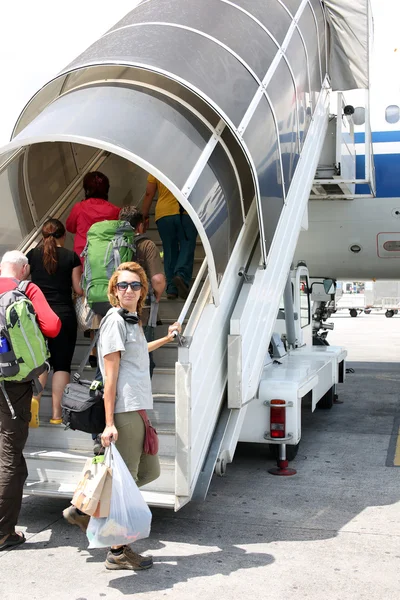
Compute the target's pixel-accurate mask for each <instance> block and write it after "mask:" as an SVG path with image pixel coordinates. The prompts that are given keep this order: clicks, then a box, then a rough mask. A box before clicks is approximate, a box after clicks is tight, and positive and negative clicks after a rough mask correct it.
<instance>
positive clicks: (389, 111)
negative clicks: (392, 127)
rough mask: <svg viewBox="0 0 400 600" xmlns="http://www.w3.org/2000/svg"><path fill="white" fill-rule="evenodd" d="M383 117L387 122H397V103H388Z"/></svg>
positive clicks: (398, 112)
mask: <svg viewBox="0 0 400 600" xmlns="http://www.w3.org/2000/svg"><path fill="white" fill-rule="evenodd" d="M385 119H386V121H387V122H388V123H398V121H399V120H400V108H399V107H398V106H397V104H390V105H389V106H388V107H387V108H386V110H385Z"/></svg>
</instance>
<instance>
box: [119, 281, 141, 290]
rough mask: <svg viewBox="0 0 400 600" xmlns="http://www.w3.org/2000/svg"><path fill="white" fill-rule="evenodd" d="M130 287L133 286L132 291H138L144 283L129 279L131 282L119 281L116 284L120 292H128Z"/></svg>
mask: <svg viewBox="0 0 400 600" xmlns="http://www.w3.org/2000/svg"><path fill="white" fill-rule="evenodd" d="M128 287H130V288H131V290H132V292H137V291H139V290H140V289H141V287H142V284H141V283H140V281H129V282H128V281H119V282H118V283H117V284H116V288H117V289H118V290H119V291H120V292H126V290H127V289H128Z"/></svg>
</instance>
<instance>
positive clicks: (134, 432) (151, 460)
mask: <svg viewBox="0 0 400 600" xmlns="http://www.w3.org/2000/svg"><path fill="white" fill-rule="evenodd" d="M114 424H115V427H116V428H117V430H118V441H117V443H116V446H117V448H118V451H119V452H120V454H121V456H122V458H123V459H124V461H125V464H126V466H127V467H128V469H129V472H130V473H131V475H132V477H133V478H134V480H135V481H136V483H137V485H138V487H141V486H143V485H146V484H147V483H150V482H151V481H154V480H155V479H157V478H158V477H159V476H160V461H159V459H158V455H151V454H145V453H144V452H143V443H144V434H145V427H144V423H143V419H142V417H141V416H140V415H139V413H138V412H136V411H130V412H124V413H116V414H114Z"/></svg>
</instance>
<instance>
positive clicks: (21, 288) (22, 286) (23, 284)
mask: <svg viewBox="0 0 400 600" xmlns="http://www.w3.org/2000/svg"><path fill="white" fill-rule="evenodd" d="M30 283H31V281H27V280H25V281H20V282H19V284H18V285H17V290H18V291H20V292H22V293H23V294H25V295H26V289H27V287H28V285H29V284H30Z"/></svg>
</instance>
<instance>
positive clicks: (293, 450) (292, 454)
mask: <svg viewBox="0 0 400 600" xmlns="http://www.w3.org/2000/svg"><path fill="white" fill-rule="evenodd" d="M299 446H300V442H299V443H298V444H296V445H295V446H293V445H291V446H289V444H286V460H288V461H289V462H290V461H291V460H294V459H295V458H296V456H297V452H298V451H299ZM268 448H269V452H270V454H271V456H272V458H273V459H274V460H279V444H268Z"/></svg>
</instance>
